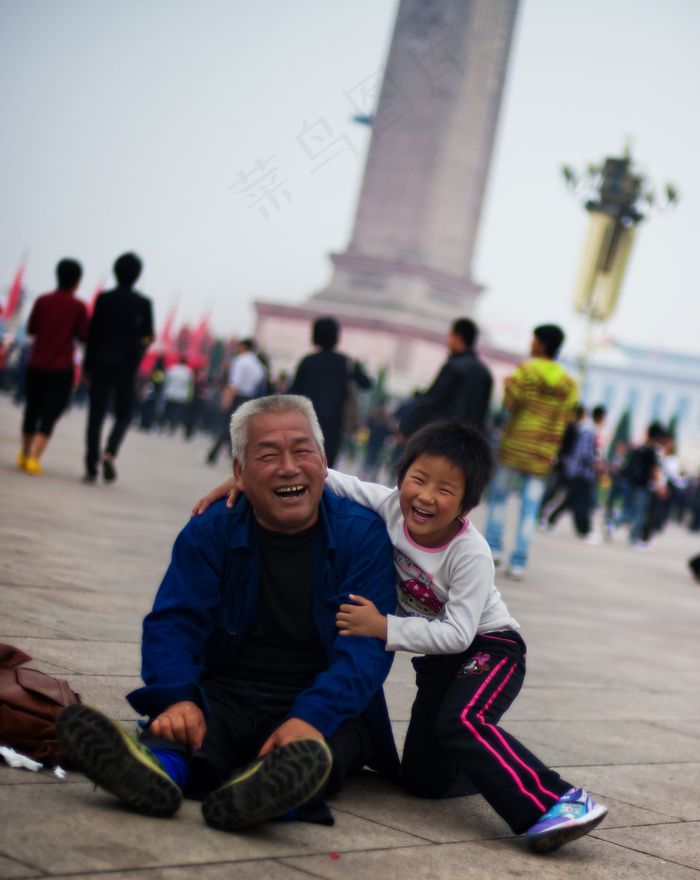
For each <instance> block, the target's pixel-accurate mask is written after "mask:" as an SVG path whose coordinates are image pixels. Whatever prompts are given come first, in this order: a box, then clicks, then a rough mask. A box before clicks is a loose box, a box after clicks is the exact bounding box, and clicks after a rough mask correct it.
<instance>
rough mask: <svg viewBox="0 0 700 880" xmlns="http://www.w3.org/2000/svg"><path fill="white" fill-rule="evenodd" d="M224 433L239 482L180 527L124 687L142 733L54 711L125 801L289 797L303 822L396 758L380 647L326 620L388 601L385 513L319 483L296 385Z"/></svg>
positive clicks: (69, 740)
mask: <svg viewBox="0 0 700 880" xmlns="http://www.w3.org/2000/svg"><path fill="white" fill-rule="evenodd" d="M231 436H232V442H233V455H234V464H233V466H234V475H235V478H236V485H237V488H238V489H239V490H240V491H241V492H242V493H245V494H244V496H243V497H241V499H240V501H239V502H238V504H237V505H236V506H235V508H234V509H233V510H229V509H228V508H227V507H226V504H225V502H224V501H223V500H222V501H219V502H217V503H216V504H214V505H212V506H211V508H209V510H207V511H206V513H205V514H204V515H202V516H199V517H196V518H195V519H193V520H192V521H191V522H189V523H188V525H187V526H186V527H185V528H184V529H183V530H182V532H181V533H180V535H179V537H178V538H177V540H176V542H175V546H174V549H173V555H172V561H171V564H170V567H169V568H168V570H167V572H166V574H165V578H164V579H163V582H162V584H161V586H160V589H159V591H158V594H157V596H156V599H155V604H154V607H153V610H152V611H151V613H150V614H149V615H148V616H147V617H146V619H145V621H144V627H143V644H142V676H143V681H144V687H141V688H139V689H138V690H136V691H133V692H132V693H131V694H129V696H128V697H127V699H128V700H129V702H130V703H131V705H132V706H133V708H134V709H136V710H137V711H138V712H140V713H141V714H143V715H147V716H148V717H149V719H150V721H149V723H148V725H147V726H146V728H145V730H144V731H143V732H142V734H141V738H140V742H136V741H134V740H132V739H131V738H130V737H129V736H127V734H126V733H124V731H123V730H122V729H121V727H120V726H119V725H118V724H116V723H115V722H113V721H112V720H111V719H109V718H107V716H105V715H103V714H102V713H101V712H98V711H97V710H96V709H93V708H91V707H89V706H86V705H75V706H70V707H69V708H67V709H65V710H64V712H63V713H62V714H61V716H60V717H59V719H58V722H57V732H58V737H59V740H60V742H61V745H62V747H63V749H64V751H65V753H66V754H67V755H68V757H69V758H70V760H71V763H72V766H74V767H75V768H76V769H78V770H80V771H82V772H83V773H84V774H85V775H86V776H87V777H88V778H89V779H91V780H92V781H93V782H95V783H96V784H97V785H99V786H101V787H102V788H104V789H106V790H107V791H109V792H111V793H112V794H113V795H116V796H117V797H118V798H120V799H121V800H122V801H124V802H125V803H127V804H128V805H129V806H130V807H132V808H133V809H135V810H138V811H139V812H142V813H145V814H148V815H152V816H169V815H172V814H173V813H174V812H175V811H176V810H177V809H178V807H179V806H180V803H181V800H182V794H183V792H184V793H185V794H190V795H192V796H194V797H200V798H203V803H202V812H203V814H204V818H205V820H206V822H207V823H208V824H209V825H211V826H212V827H214V828H219V829H221V830H226V831H232V830H235V829H238V828H243V827H245V826H248V825H252V824H255V823H257V822H262V821H265V820H267V819H271V818H274V817H278V816H283V815H287V814H289V815H291V816H294V815H297V814H298V811H299V810H300V808H301V810H302V815H301V818H308V819H310V820H311V821H313V816H314V810H316V813H318V809H319V808H321V812H323V809H322V802H321V800H320V799H321V797H322V796H323V795H324V794H325V793H334V792H337V791H339V790H340V789H341V788H342V785H343V780H344V778H345V776H346V775H347V774H348V773H350V772H352V771H354V770H358V769H360V768H361V767H363V766H364V765H365V764H368V765H369V766H371V767H373V768H375V769H378V770H380V771H383V772H387V773H394V772H395V771H396V768H397V766H398V761H397V756H396V749H395V747H394V743H393V739H392V737H391V727H390V725H389V719H388V714H387V712H386V705H385V703H384V698H383V694H382V690H381V687H382V684H383V682H384V679H385V678H386V676H387V674H388V672H389V668H390V666H391V661H392V657H393V655H392V654H391V653H389V652H387V651H385V650H384V645H383V643H382V642H381V641H379V640H378V639H373V638H367V637H352V638H340V637H338V636H337V632H338V631H337V629H336V625H335V615H336V611H337V610H338V608H339V607H340V605H341V604H343V602H347V601H348V598H349V594H350V593H353V594H359V595H362V596H365V597H367V598H368V599H371V600H372V601H373V602H374V603H375V605H376V606H377V607H378V608H379V609H380V610H381V611H382V613H383V614H388V613H389V612H391V611H393V609H394V605H395V602H396V594H395V585H394V574H393V554H392V548H391V545H390V543H389V539H388V537H387V534H386V530H385V527H384V524H383V523H382V521H381V520H380V519H379V517H378V516H377V515H376V514H374V513H372V512H371V511H368V510H366V509H365V508H363V507H360V506H359V505H357V504H355V503H354V502H352V501H349V500H347V499H341V498H338V497H337V496H335V495H333V494H332V493H330V492H328V491H326V490H324V479H325V476H326V459H325V456H324V451H323V435H322V434H321V430H320V428H319V425H318V420H317V418H316V415H315V413H314V410H313V407H312V406H311V404H310V402H309V401H308V400H307V399H306V398H304V397H299V396H294V395H281V396H277V397H264V398H259V399H257V400H253V401H250V402H249V403H246V404H244V405H243V406H241V407H240V408H239V409H238V410H237V411H236V412H235V414H234V415H233V417H232V419H231ZM304 810H307V811H308V814H307V815H306V816H304V813H303V811H304Z"/></svg>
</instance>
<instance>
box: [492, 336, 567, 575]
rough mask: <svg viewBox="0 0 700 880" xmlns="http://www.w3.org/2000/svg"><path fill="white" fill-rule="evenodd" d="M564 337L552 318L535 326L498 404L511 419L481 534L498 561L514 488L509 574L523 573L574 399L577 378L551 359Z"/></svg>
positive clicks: (554, 358)
mask: <svg viewBox="0 0 700 880" xmlns="http://www.w3.org/2000/svg"><path fill="white" fill-rule="evenodd" d="M563 342H564V331H563V330H562V329H561V328H560V327H557V326H556V325H555V324H543V325H542V326H540V327H536V328H535V330H534V335H533V338H532V344H531V346H530V355H531V357H532V359H531V360H528V361H525V363H523V364H521V365H520V366H519V367H518V368H517V369H516V371H515V372H514V373H513V375H512V376H509V377H508V378H507V379H506V380H505V391H504V395H503V405H504V406H505V408H506V409H507V410H508V411H509V413H510V419H509V421H508V424H507V425H506V428H505V431H504V433H503V437H502V438H501V444H500V447H499V450H498V466H497V468H496V473H495V474H494V477H493V482H492V484H491V492H490V495H489V501H488V506H489V512H488V521H487V523H486V532H485V538H486V540H487V541H488V543H489V546H490V547H491V553H492V554H493V561H494V564H495V565H500V563H501V562H502V560H503V530H504V526H505V516H506V503H507V501H508V497H509V496H510V495H511V493H513V492H517V493H518V494H519V495H520V519H519V522H518V532H517V537H516V542H515V548H514V549H513V551H512V553H511V555H510V559H509V562H508V570H507V572H506V574H508V575H509V576H510V577H511V578H513V579H514V580H521V579H522V578H523V576H524V574H525V567H526V565H527V556H528V551H529V549H530V542H531V541H532V536H533V535H534V533H535V528H536V526H537V512H538V509H539V505H540V501H541V499H542V494H543V492H544V489H545V483H546V480H547V475H548V474H549V471H550V470H551V467H552V463H553V462H554V460H555V458H556V454H557V450H558V448H559V444H560V442H561V438H562V434H563V433H564V429H565V428H566V424H567V422H568V421H569V419H570V417H571V411H572V409H573V407H574V406H575V404H576V402H577V399H578V386H577V385H576V382H575V381H574V380H573V379H572V378H571V376H569V374H568V373H567V372H566V371H565V370H564V368H563V367H562V366H561V365H560V364H558V363H556V358H557V355H558V354H559V349H560V348H561V346H562V343H563Z"/></svg>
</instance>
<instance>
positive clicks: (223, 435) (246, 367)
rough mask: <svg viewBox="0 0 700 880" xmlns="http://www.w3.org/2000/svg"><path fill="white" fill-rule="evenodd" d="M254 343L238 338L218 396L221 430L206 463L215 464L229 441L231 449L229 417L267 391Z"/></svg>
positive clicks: (263, 370) (263, 372) (264, 372)
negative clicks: (227, 379) (225, 385)
mask: <svg viewBox="0 0 700 880" xmlns="http://www.w3.org/2000/svg"><path fill="white" fill-rule="evenodd" d="M254 348H255V343H254V342H253V340H252V339H241V340H240V341H239V343H238V348H237V350H236V351H237V354H236V357H235V358H234V359H233V361H232V363H231V372H230V373H229V381H228V386H227V387H226V388H225V389H224V392H223V394H222V399H221V411H222V413H223V418H222V422H221V430H220V432H219V435H218V437H217V438H216V441H215V442H214V445H213V446H212V448H211V449H210V450H209V453H208V454H207V457H206V463H207V464H211V465H214V464H216V462H217V460H218V458H219V452H220V450H221V447H222V446H224V445H225V444H228V446H229V450H230V448H231V437H230V433H229V425H230V423H231V416H232V415H233V414H234V413H235V411H236V410H237V409H238V407H239V406H241V404H243V403H245V402H246V401H247V400H252V399H253V398H255V397H262V396H264V395H265V393H266V387H265V386H266V382H265V380H266V378H267V370H266V369H265V367H264V366H263V363H262V361H261V360H260V359H259V358H258V357H257V355H256V354H255V353H254Z"/></svg>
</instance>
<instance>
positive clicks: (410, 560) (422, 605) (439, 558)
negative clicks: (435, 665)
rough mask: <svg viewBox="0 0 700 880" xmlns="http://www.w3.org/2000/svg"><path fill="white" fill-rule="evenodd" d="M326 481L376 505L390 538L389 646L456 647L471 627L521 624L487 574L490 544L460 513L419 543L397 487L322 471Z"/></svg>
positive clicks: (468, 638)
mask: <svg viewBox="0 0 700 880" xmlns="http://www.w3.org/2000/svg"><path fill="white" fill-rule="evenodd" d="M326 488H328V489H330V490H331V492H335V493H336V495H342V496H344V497H346V498H352V500H353V501H357V502H358V503H359V504H362V505H363V506H365V507H369V508H370V509H371V510H374V511H375V512H376V513H378V514H379V516H381V517H382V519H383V520H384V522H385V523H386V527H387V531H388V533H389V538H390V539H391V543H392V544H393V545H394V565H395V568H396V575H397V583H396V591H397V597H398V603H397V608H396V615H391V614H390V615H389V616H388V617H387V640H386V649H387V651H412V652H414V653H416V654H458V653H460V652H461V651H466V649H467V648H468V647H469V645H470V644H471V643H472V641H473V640H474V637H475V636H476V635H477V633H486V632H497V631H500V630H508V629H519V628H520V627H519V624H518V622H517V621H516V620H514V619H513V618H512V617H511V616H510V614H509V613H508V609H507V608H506V605H505V602H504V601H503V599H501V594H500V593H499V591H498V590H497V589H496V586H495V584H494V582H493V578H494V568H493V559H492V557H491V550H490V549H489V545H488V544H487V543H486V541H485V540H484V538H483V537H482V535H481V534H480V533H479V532H478V531H477V529H476V527H475V526H474V525H473V524H472V523H471V522H469V520H464V522H463V525H462V528H461V529H460V530H459V532H458V533H457V535H455V537H454V538H452V540H451V541H449V542H448V543H447V544H445V546H444V547H422V546H421V545H420V544H417V543H416V542H415V541H414V540H413V539H412V538H411V536H410V534H409V532H408V529H407V528H406V523H405V520H404V518H403V515H402V513H401V507H400V505H399V490H398V489H389V488H387V487H386V486H380V485H378V484H377V483H365V482H362V481H361V480H358V479H357V477H351V476H348V475H347V474H341V473H339V472H338V471H335V470H329V471H328V478H327V480H326Z"/></svg>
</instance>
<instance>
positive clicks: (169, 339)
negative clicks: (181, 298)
mask: <svg viewBox="0 0 700 880" xmlns="http://www.w3.org/2000/svg"><path fill="white" fill-rule="evenodd" d="M176 312H177V301H175V302H174V303H173V304H172V305H171V306H170V310H169V311H168V315H167V317H166V319H165V324H164V325H163V329H162V330H161V331H160V335H159V337H158V341H159V342H160V343H161V345H162V346H163V347H164V348H166V349H168V348H172V347H173V346H174V344H175V340H174V339H173V323H174V322H175V313H176Z"/></svg>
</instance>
